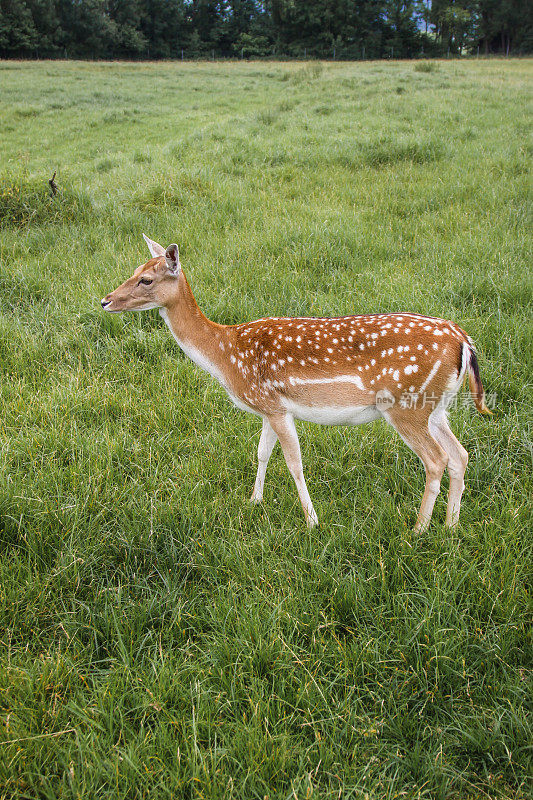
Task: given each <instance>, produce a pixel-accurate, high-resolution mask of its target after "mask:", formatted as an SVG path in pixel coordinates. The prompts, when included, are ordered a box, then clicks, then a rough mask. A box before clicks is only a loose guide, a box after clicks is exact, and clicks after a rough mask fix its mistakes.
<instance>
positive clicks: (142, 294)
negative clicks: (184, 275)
mask: <svg viewBox="0 0 533 800" xmlns="http://www.w3.org/2000/svg"><path fill="white" fill-rule="evenodd" d="M143 236H144V239H145V241H146V244H147V245H148V248H149V250H150V253H151V254H152V258H151V259H150V260H149V261H147V262H146V263H145V264H141V266H140V267H137V269H136V270H135V272H134V273H133V275H132V276H131V278H128V280H127V281H124V283H121V284H120V286H118V287H117V288H116V289H115V291H114V292H110V294H108V295H106V296H105V297H104V298H103V300H102V308H103V309H104V310H105V311H111V312H114V313H118V312H119V311H147V310H148V309H150V308H162V307H165V306H167V305H168V304H169V303H170V302H171V301H172V298H173V297H175V294H176V288H177V281H176V279H177V278H178V277H179V274H180V272H181V264H180V256H179V251H178V245H177V244H171V245H169V246H168V247H167V249H166V250H165V248H164V247H161V245H160V244H157V242H153V241H152V240H151V239H149V238H148V237H147V236H145V235H144V233H143Z"/></svg>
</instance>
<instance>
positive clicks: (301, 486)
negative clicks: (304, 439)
mask: <svg viewBox="0 0 533 800" xmlns="http://www.w3.org/2000/svg"><path fill="white" fill-rule="evenodd" d="M269 422H270V425H271V427H272V429H273V430H274V432H275V434H276V435H277V437H278V439H279V443H280V445H281V449H282V450H283V455H284V456H285V461H286V462H287V466H288V468H289V472H290V473H291V475H292V477H293V478H294V482H295V484H296V488H297V489H298V495H299V497H300V501H301V503H302V508H303V510H304V514H305V519H306V522H307V527H308V528H314V526H315V525H318V517H317V515H316V511H315V509H314V508H313V503H312V502H311V498H310V496H309V492H308V491H307V486H306V484H305V478H304V473H303V466H302V454H301V451H300V442H299V440H298V434H297V433H296V427H295V425H294V420H293V418H292V417H291V416H290V414H286V415H283V416H282V415H279V416H275V417H270V418H269Z"/></svg>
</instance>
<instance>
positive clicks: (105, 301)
mask: <svg viewBox="0 0 533 800" xmlns="http://www.w3.org/2000/svg"><path fill="white" fill-rule="evenodd" d="M110 302H111V300H108V299H107V297H104V299H103V300H101V303H102V308H105V307H106V306H108V305H109V303H110Z"/></svg>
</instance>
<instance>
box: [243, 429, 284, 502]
mask: <svg viewBox="0 0 533 800" xmlns="http://www.w3.org/2000/svg"><path fill="white" fill-rule="evenodd" d="M277 440H278V437H277V435H276V433H275V432H274V430H273V429H272V426H271V424H270V422H269V421H268V419H267V418H266V417H263V430H262V431H261V438H260V439H259V447H258V448H257V459H258V462H259V463H258V466H257V477H256V479H255V486H254V490H253V493H252V496H251V497H250V502H251V503H260V502H261V500H262V499H263V486H264V485H265V475H266V471H267V466H268V461H269V458H270V456H271V453H272V450H273V449H274V445H275V444H276V442H277Z"/></svg>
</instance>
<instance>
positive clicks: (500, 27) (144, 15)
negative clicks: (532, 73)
mask: <svg viewBox="0 0 533 800" xmlns="http://www.w3.org/2000/svg"><path fill="white" fill-rule="evenodd" d="M468 52H470V53H471V52H474V53H475V52H482V53H484V54H489V53H496V54H504V55H509V54H525V53H531V52H533V4H532V3H531V2H530V0H459V1H458V2H456V0H407V2H402V1H401V0H266V1H265V2H259V0H220V2H217V0H0V57H2V58H150V59H160V58H220V57H224V58H264V57H281V58H282V57H291V58H302V57H304V58H305V57H307V58H327V59H329V58H335V59H365V58H367V59H370V58H372V59H375V58H412V57H419V56H422V55H426V56H438V55H443V54H444V55H446V54H448V55H461V54H464V53H468Z"/></svg>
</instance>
